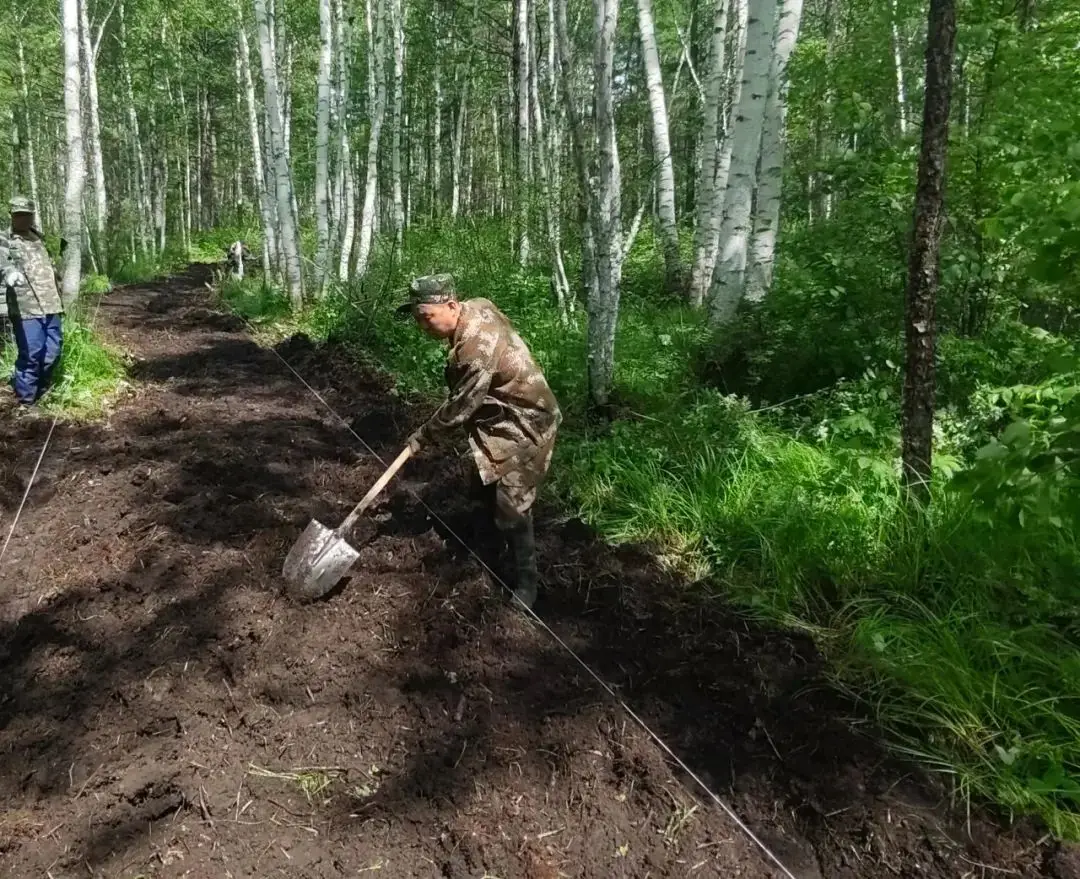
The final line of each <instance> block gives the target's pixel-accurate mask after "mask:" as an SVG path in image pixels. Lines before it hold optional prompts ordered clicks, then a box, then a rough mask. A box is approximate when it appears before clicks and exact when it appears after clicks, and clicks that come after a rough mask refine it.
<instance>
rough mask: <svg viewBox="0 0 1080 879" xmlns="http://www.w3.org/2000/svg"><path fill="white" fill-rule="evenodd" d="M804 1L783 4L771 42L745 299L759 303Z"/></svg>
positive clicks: (772, 240) (767, 275)
mask: <svg viewBox="0 0 1080 879" xmlns="http://www.w3.org/2000/svg"><path fill="white" fill-rule="evenodd" d="M802 7H803V0H783V5H782V6H781V9H780V21H779V23H778V25H777V28H776V39H775V40H774V41H773V57H772V69H771V70H770V72H769V97H768V100H767V102H766V104H765V127H764V130H763V131H762V135H761V159H760V161H759V163H758V189H757V195H756V197H755V205H754V238H753V241H752V242H751V244H750V270H749V272H748V273H747V278H746V298H747V300H749V301H750V302H760V301H761V300H762V299H764V298H765V294H766V293H767V292H768V290H769V287H770V286H771V285H772V276H773V260H774V258H775V255H776V234H777V232H778V230H779V228H780V190H781V184H782V183H783V179H784V135H785V132H784V122H785V114H786V106H785V104H786V101H787V66H788V61H789V60H790V58H791V53H792V51H793V50H794V49H795V41H796V40H797V39H798V36H799V22H800V20H801V18H802Z"/></svg>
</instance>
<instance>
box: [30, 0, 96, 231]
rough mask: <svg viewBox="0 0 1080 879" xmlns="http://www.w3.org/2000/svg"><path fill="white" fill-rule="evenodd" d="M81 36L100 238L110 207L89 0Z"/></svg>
mask: <svg viewBox="0 0 1080 879" xmlns="http://www.w3.org/2000/svg"><path fill="white" fill-rule="evenodd" d="M79 37H80V44H81V47H82V58H83V65H84V69H85V74H86V94H87V104H88V109H89V110H90V139H89V143H88V146H89V152H90V169H91V171H92V173H93V188H94V232H95V233H96V234H97V236H98V237H99V238H100V237H101V236H102V235H103V234H104V232H105V219H106V217H107V216H108V213H107V211H108V206H107V202H106V196H105V168H104V164H103V161H102V155H101V116H100V112H99V108H98V83H97V51H96V49H95V47H93V46H92V45H91V44H90V21H89V17H88V16H87V13H86V0H81V2H80V3H79ZM19 63H20V64H21V63H22V43H21V41H20V43H19Z"/></svg>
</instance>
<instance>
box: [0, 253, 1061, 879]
mask: <svg viewBox="0 0 1080 879" xmlns="http://www.w3.org/2000/svg"><path fill="white" fill-rule="evenodd" d="M208 277H209V276H208V273H207V271H206V270H205V269H202V268H193V269H192V270H191V271H190V272H189V273H188V275H186V276H184V277H179V278H175V279H172V280H169V281H167V282H162V283H160V284H154V285H147V286H141V287H130V288H126V289H121V290H119V291H117V292H115V293H113V294H112V295H110V296H108V297H106V298H105V299H104V300H103V303H102V305H101V308H100V312H99V315H98V323H99V325H100V326H101V328H102V329H103V330H105V331H106V332H107V333H108V334H110V335H111V336H112V337H113V338H114V339H115V340H116V341H117V342H118V343H119V344H121V345H123V346H124V347H125V348H126V349H127V350H128V351H129V352H130V353H131V354H132V355H133V357H134V358H135V362H134V365H133V384H132V388H131V390H130V392H129V393H128V394H127V396H126V397H125V398H123V399H122V400H121V401H120V402H119V404H118V405H117V406H116V408H115V410H114V411H113V412H112V413H111V414H110V415H109V416H108V417H107V418H106V419H104V420H103V421H100V422H97V423H92V424H74V423H73V424H66V423H61V424H60V425H58V426H57V428H56V431H55V433H54V434H53V437H52V441H51V444H50V446H49V449H48V453H47V455H46V457H45V459H44V461H43V465H42V468H41V472H40V474H39V477H38V479H37V481H36V482H35V483H34V485H33V488H32V490H31V492H30V494H29V498H28V502H27V507H26V509H25V510H24V512H23V514H22V516H21V518H20V520H19V521H18V523H17V528H16V530H15V532H14V537H13V539H12V541H11V543H10V546H9V547H8V550H7V554H6V556H5V557H4V558H3V561H2V562H0V797H2V801H3V804H4V805H3V811H2V812H0V874H2V875H4V876H11V877H38V876H41V877H53V879H61V877H87V876H91V877H136V876H170V877H172V876H177V877H178V876H192V877H240V876H258V877H267V876H289V877H339V876H366V875H368V873H372V874H375V873H377V874H379V875H384V876H394V877H398V876H402V877H410V876H435V877H440V876H441V877H454V879H457V877H478V879H479V877H485V876H486V877H502V879H512V877H513V879H518V877H523V879H548V877H551V879H554V877H560V876H574V877H598V879H600V877H604V879H607V877H675V876H679V877H682V876H691V877H709V876H711V877H725V879H726V877H748V879H751V877H752V879H757V877H766V876H768V877H774V876H780V875H781V873H780V872H779V870H777V869H776V868H775V867H774V866H773V865H771V864H770V862H769V861H768V860H767V859H766V858H765V856H764V855H763V854H762V853H761V851H760V850H759V849H758V848H757V847H756V846H755V845H754V844H753V843H752V842H751V841H750V839H749V838H748V837H747V836H746V835H745V834H744V833H743V832H742V831H741V830H740V829H739V828H738V827H737V826H736V825H735V824H734V823H733V822H732V820H731V819H730V818H728V817H727V816H726V815H725V814H724V813H723V812H722V811H721V810H720V809H719V808H718V807H717V806H716V805H715V804H714V803H712V802H711V801H710V800H709V799H708V798H706V797H704V796H702V792H701V790H700V789H699V788H697V787H696V786H695V785H694V784H693V782H692V781H691V780H690V779H689V778H688V777H686V775H685V773H683V772H682V771H681V770H679V769H678V768H677V767H675V765H674V763H673V761H672V760H671V759H670V758H669V757H667V756H666V755H665V753H664V752H663V751H662V750H661V749H660V748H659V747H658V746H657V745H656V744H655V743H654V742H653V741H652V740H651V739H650V738H649V736H648V735H647V734H646V733H645V732H643V731H642V729H641V728H640V727H639V726H638V725H637V724H636V723H635V722H634V721H633V720H632V719H631V718H630V717H629V716H628V714H627V713H626V711H625V710H624V709H623V708H622V707H621V706H620V705H619V704H618V703H617V702H616V701H615V700H613V699H612V698H611V697H610V696H609V695H608V694H606V693H605V692H604V691H603V690H602V689H601V688H600V687H598V686H597V685H596V683H595V682H594V681H593V680H592V679H591V678H590V677H589V675H588V673H587V672H586V671H584V670H583V669H582V667H581V666H580V665H579V664H578V663H577V662H576V660H575V659H574V658H573V657H572V656H571V655H570V654H568V653H567V652H566V650H565V649H564V648H563V647H562V646H560V645H559V644H557V643H556V642H555V641H554V640H553V639H552V637H551V636H550V634H548V633H547V632H545V631H543V629H541V628H540V627H538V626H537V625H536V624H534V623H532V622H530V621H529V620H528V619H527V618H526V617H525V616H524V615H523V614H522V613H521V612H519V611H516V610H514V609H512V608H511V607H509V606H508V605H507V604H506V602H505V601H504V600H503V598H502V597H501V595H502V592H501V589H500V587H498V585H493V583H492V581H491V580H490V578H489V576H488V575H486V574H485V573H484V570H483V568H482V567H481V565H480V564H479V563H478V562H477V560H476V558H475V557H473V556H472V555H471V554H470V553H469V552H468V551H466V550H465V549H463V548H462V546H461V544H460V543H459V542H458V541H457V540H456V539H455V538H454V537H453V536H452V535H451V534H450V533H449V532H448V531H447V530H446V528H444V526H443V524H440V523H439V522H434V521H433V520H431V519H430V518H429V517H428V516H427V514H426V512H425V510H424V508H423V506H422V505H421V504H420V503H419V501H418V500H417V498H416V496H415V495H414V494H413V493H412V492H415V493H416V495H418V496H419V497H421V498H423V499H424V501H425V502H426V503H427V504H428V505H429V506H430V507H431V508H432V509H433V510H435V511H437V512H438V514H439V517H440V518H441V519H443V520H445V522H446V523H447V525H448V527H449V529H450V531H452V532H453V533H454V534H457V535H458V536H459V537H460V538H461V539H462V540H463V541H464V542H465V543H466V544H468V545H469V546H470V547H474V548H477V551H478V552H479V553H480V554H481V555H482V556H484V557H488V556H489V555H490V551H491V547H492V545H493V544H492V542H491V539H490V535H489V534H488V532H487V531H486V530H485V528H484V526H483V524H482V522H480V521H479V520H478V519H477V518H476V516H475V514H474V511H473V510H472V508H471V507H470V505H469V501H468V499H467V494H466V491H465V490H464V486H465V484H466V467H465V465H464V464H462V463H458V462H455V463H454V464H453V466H450V467H441V466H440V465H439V464H438V463H437V462H436V461H435V460H434V459H433V458H432V457H430V456H423V457H421V458H419V459H417V460H415V461H413V462H410V463H409V464H408V465H407V467H406V470H405V471H404V472H403V474H402V476H401V478H399V479H398V480H396V481H395V482H393V483H391V486H390V487H389V489H388V490H387V492H386V494H385V496H384V497H383V499H382V500H381V501H380V502H379V503H378V504H377V505H376V506H375V508H374V509H373V510H371V511H370V512H369V514H368V516H367V517H366V519H365V520H363V521H362V522H361V524H360V525H358V527H357V529H356V534H355V540H356V541H357V545H358V546H360V547H362V555H361V558H360V560H359V561H358V562H357V563H356V565H355V566H354V568H353V572H352V576H351V577H350V579H349V580H348V581H346V583H345V585H344V586H343V587H342V588H340V589H338V590H336V591H335V593H334V594H333V595H331V596H329V597H328V598H326V599H325V600H322V601H318V602H308V603H304V602H300V601H297V600H295V599H292V598H289V597H287V596H286V595H285V594H284V593H283V591H282V584H281V582H280V577H279V571H280V567H281V562H282V560H283V558H284V556H285V553H286V551H287V550H288V547H289V546H290V544H291V543H292V541H293V540H294V539H295V538H296V536H297V535H298V534H299V531H300V530H301V529H302V528H303V526H304V525H305V524H306V523H307V522H308V520H309V519H310V518H311V517H312V516H314V517H317V518H319V519H320V520H321V521H323V522H325V523H331V524H337V522H339V521H340V519H341V518H342V517H343V516H344V515H345V512H346V511H347V510H348V508H349V506H350V505H351V503H353V502H355V501H356V500H357V499H358V498H359V497H360V496H361V495H362V494H363V492H364V491H365V490H366V489H367V487H368V486H370V484H371V483H372V482H373V481H374V479H375V478H376V477H377V475H378V473H379V472H380V468H379V465H378V463H377V462H376V461H374V460H373V459H372V457H371V455H370V454H368V453H367V452H365V451H364V449H363V447H362V446H361V445H360V444H359V443H358V442H357V440H356V439H355V438H354V437H353V436H352V435H351V434H350V433H349V432H348V431H347V430H346V429H345V427H344V426H343V425H342V423H341V422H340V421H338V420H337V419H335V418H334V417H333V416H332V415H330V414H329V413H328V412H327V410H326V409H324V408H323V407H322V406H321V405H320V403H319V402H318V401H317V400H316V399H315V398H314V397H313V395H312V394H311V393H310V392H309V391H308V390H306V389H305V388H304V387H303V386H302V385H301V384H300V383H299V382H298V381H297V380H296V378H295V377H294V375H293V374H292V373H290V372H289V370H288V369H287V368H286V367H285V366H284V365H283V364H282V363H281V361H280V360H278V359H277V357H276V356H275V354H274V353H273V352H272V351H270V350H268V349H266V348H261V347H259V346H258V345H257V344H255V342H253V341H252V339H251V338H250V336H249V335H248V334H247V333H246V331H245V327H244V325H243V324H242V322H240V321H239V320H238V319H236V318H234V317H232V316H227V315H224V314H222V313H220V312H219V311H217V310H215V308H216V306H215V304H214V301H213V299H212V298H211V296H210V295H209V293H208V292H207V291H206V289H205V288H204V286H203V285H204V282H205V281H206V280H208ZM279 351H280V353H281V354H282V355H283V356H284V357H285V358H286V359H287V360H288V361H289V362H290V363H291V364H292V365H293V367H295V368H296V369H297V370H298V371H299V372H300V374H301V375H303V376H304V377H305V379H307V381H309V382H310V383H311V384H312V385H313V386H315V387H316V388H317V389H319V391H320V392H321V393H322V394H323V396H324V397H325V399H326V400H327V401H328V402H329V404H330V405H331V406H333V407H334V408H335V409H337V410H338V411H339V412H340V413H341V414H342V415H343V416H345V417H346V418H347V419H351V424H352V426H353V427H354V428H355V430H356V431H357V432H358V433H359V435H360V436H362V437H364V439H365V440H366V441H367V442H368V443H370V444H372V446H373V447H374V449H375V450H376V451H377V452H378V454H379V455H380V456H382V457H383V458H384V460H387V461H388V460H390V458H391V457H392V456H393V455H394V454H395V453H396V452H397V451H398V447H399V446H398V444H399V443H400V442H401V440H402V438H403V437H404V436H406V435H407V432H408V430H409V429H410V427H411V426H412V425H414V424H415V423H416V422H417V420H418V418H419V417H422V414H417V413H413V412H410V411H409V410H407V409H406V408H404V407H403V406H402V405H401V404H400V403H399V402H398V401H397V400H396V399H395V398H394V397H393V396H392V395H391V394H389V393H388V392H387V390H386V386H385V383H384V382H383V381H381V380H379V379H378V378H376V377H373V376H372V375H368V374H365V373H364V372H362V371H360V370H358V369H357V368H355V367H353V366H351V365H350V364H349V362H348V361H347V360H346V358H345V357H344V356H342V355H341V354H339V353H334V352H333V351H327V350H317V349H316V348H314V347H313V346H312V345H311V344H310V343H309V342H307V341H306V340H304V339H302V338H301V339H291V340H289V341H288V342H287V343H284V344H283V345H281V346H280V347H279ZM48 429H49V421H48V420H44V419H34V420H24V421H18V422H16V421H14V420H13V419H12V418H11V417H10V416H9V415H2V416H0V448H2V449H3V455H2V464H0V467H2V471H0V514H2V518H0V539H3V538H5V537H6V536H7V534H8V531H9V529H10V527H11V522H12V519H13V517H14V511H15V509H16V508H17V506H18V503H19V500H20V498H21V496H22V492H23V490H24V488H25V485H26V480H27V479H28V477H29V475H30V473H31V471H32V469H33V466H34V462H35V460H36V459H37V455H38V452H39V450H40V448H41V444H42V442H43V440H44V437H45V435H46V433H47V432H48ZM537 531H538V540H539V542H540V550H541V573H542V575H543V576H544V578H545V581H546V583H547V584H548V592H547V593H546V594H545V595H544V596H543V597H542V598H541V601H540V602H538V604H537V607H536V610H537V613H538V614H539V616H540V617H541V618H542V619H543V620H544V621H545V622H546V623H547V624H548V625H549V626H551V628H552V629H553V630H554V631H555V632H556V633H557V634H558V635H559V637H560V638H561V639H563V640H564V641H565V642H566V644H568V645H569V646H570V647H572V649H573V650H574V651H576V652H577V653H578V654H579V655H580V656H581V657H582V659H583V660H584V661H585V662H586V663H587V664H588V665H589V666H591V667H592V668H593V669H595V670H596V671H597V673H598V674H599V675H600V676H601V677H602V678H603V679H604V680H605V681H607V682H609V683H610V684H611V686H612V687H613V688H615V690H616V691H617V692H618V694H619V696H620V698H621V699H623V700H625V702H626V703H627V704H628V705H629V706H630V707H631V708H632V709H633V710H634V711H635V712H636V713H637V714H638V715H639V716H640V717H641V718H642V719H644V721H645V722H646V723H647V724H649V726H650V727H651V728H652V729H653V730H655V731H656V732H657V733H658V734H659V735H660V736H661V737H662V738H663V739H664V740H665V741H666V742H667V743H668V744H669V745H670V747H671V748H672V749H673V750H674V751H675V752H676V753H678V754H679V755H680V756H681V757H682V758H683V759H684V760H685V761H686V762H687V763H688V765H690V767H691V768H692V769H693V770H694V771H695V772H696V773H697V774H698V775H699V776H700V777H701V778H702V779H704V780H705V781H706V783H708V784H709V785H710V786H712V788H713V789H714V790H715V791H716V792H717V793H718V794H719V795H720V796H721V797H722V798H723V799H724V800H725V801H726V802H728V803H730V805H731V806H732V807H733V808H734V810H735V811H736V812H737V814H739V815H740V816H741V817H742V818H743V819H744V820H745V821H746V822H747V823H748V824H749V825H750V826H751V827H752V828H753V830H754V831H755V832H756V833H757V834H758V835H759V836H760V837H761V838H762V839H763V840H764V841H765V842H766V844H767V845H768V846H769V847H770V848H772V849H773V850H774V851H775V852H776V854H777V855H778V856H779V857H780V858H781V860H783V862H784V863H785V864H786V865H787V866H788V869H790V870H791V872H792V874H793V875H795V876H797V877H799V879H804V877H829V879H832V877H836V879H849V877H850V879H854V877H865V879H879V877H888V876H920V877H935V879H936V877H941V879H946V877H948V879H955V877H964V876H969V877H991V876H1021V877H1035V876H1051V877H1058V879H1065V877H1075V876H1078V875H1080V874H1078V872H1077V868H1076V865H1077V862H1076V859H1075V854H1074V853H1073V852H1072V851H1069V850H1064V849H1060V848H1059V847H1058V846H1056V845H1055V844H1054V843H1052V842H1049V841H1048V840H1047V839H1045V838H1043V837H1042V836H1041V835H1040V833H1039V832H1037V831H1035V830H1034V829H1032V828H1031V827H1029V826H1026V825H1023V826H1014V827H1011V828H1006V827H1004V826H1002V825H1000V824H997V823H995V822H994V821H993V820H992V819H991V818H989V817H986V816H982V815H976V816H973V817H972V818H971V820H970V822H967V821H966V820H962V819H961V818H959V817H957V816H955V815H953V814H951V813H949V812H948V811H947V808H946V803H945V798H944V797H943V795H942V793H941V791H940V790H939V788H938V787H937V786H935V785H934V784H933V783H932V782H931V781H930V780H928V779H926V778H923V777H921V776H920V775H919V774H918V773H917V772H916V771H914V770H913V769H911V768H910V767H906V766H901V765H898V764H897V763H895V762H893V761H891V760H889V759H887V758H886V757H885V756H884V755H883V753H882V752H881V750H880V748H879V747H878V746H877V745H875V743H874V742H873V741H872V740H870V739H868V738H864V737H860V736H856V735H855V733H853V732H852V731H851V730H850V729H849V727H848V726H846V725H845V723H844V722H843V721H842V719H841V718H842V717H843V716H846V714H847V708H846V706H844V705H842V704H841V703H839V701H838V700H837V698H836V697H835V696H833V695H831V694H830V693H829V692H828V690H827V689H826V688H825V687H824V685H823V684H822V683H821V680H820V677H819V674H820V661H819V659H818V657H817V656H816V654H815V652H814V649H813V646H812V645H811V643H810V642H809V641H808V640H807V639H806V638H804V637H801V636H795V635H790V634H785V633H782V632H775V631H766V630H762V629H759V628H755V627H753V626H751V625H749V624H747V623H746V622H744V621H742V620H740V619H739V618H738V617H737V616H736V615H734V614H733V613H732V612H731V611H730V610H729V609H727V608H726V607H724V606H723V605H722V604H721V603H720V602H718V601H716V600H703V599H700V598H695V599H693V600H691V599H690V597H689V596H688V595H687V589H686V587H685V586H682V585H680V584H679V583H678V582H677V581H675V580H674V579H673V578H672V577H671V576H670V575H668V574H666V573H664V572H662V571H661V570H660V569H659V568H658V567H657V566H656V565H655V564H654V563H653V562H652V561H650V559H649V558H648V557H647V556H646V555H645V554H644V553H643V552H639V551H634V550H625V549H624V550H615V549H611V548H608V547H606V546H604V545H603V544H602V543H601V542H599V541H598V540H597V539H596V538H595V537H593V536H591V535H590V534H589V532H588V529H586V528H585V527H584V526H582V525H581V524H580V523H578V522H574V521H561V520H559V519H558V518H557V517H556V515H555V514H554V512H553V511H552V510H550V509H548V508H544V509H542V510H540V512H539V520H538V528H537ZM492 563H493V564H494V562H492Z"/></svg>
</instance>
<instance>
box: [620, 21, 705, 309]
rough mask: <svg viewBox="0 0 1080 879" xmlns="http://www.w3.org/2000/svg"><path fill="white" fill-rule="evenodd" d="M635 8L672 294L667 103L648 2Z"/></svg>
mask: <svg viewBox="0 0 1080 879" xmlns="http://www.w3.org/2000/svg"><path fill="white" fill-rule="evenodd" d="M717 5H719V6H723V5H725V4H724V0H717ZM637 7H638V30H639V31H640V34H641V54H642V60H643V61H644V62H645V81H646V84H647V86H648V89H649V109H650V110H651V111H652V132H653V159H654V161H655V163H656V189H657V201H658V206H657V207H658V210H657V215H658V217H659V220H660V234H661V237H662V239H663V243H664V269H665V272H664V274H665V283H666V286H667V289H668V290H672V291H674V290H678V289H679V288H680V287H681V286H682V265H681V260H680V258H679V230H678V227H677V226H676V223H675V167H674V163H673V162H672V159H671V139H670V137H669V136H668V115H667V101H666V100H665V99H664V81H663V77H662V76H661V73H660V53H659V51H658V50H657V48H656V29H655V25H654V24H653V11H652V0H637Z"/></svg>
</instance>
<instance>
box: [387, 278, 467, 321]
mask: <svg viewBox="0 0 1080 879" xmlns="http://www.w3.org/2000/svg"><path fill="white" fill-rule="evenodd" d="M456 301H457V290H456V289H455V288H454V276H453V275H449V274H441V275H424V276H423V277H421V278H414V279H413V281H412V283H411V284H409V300H408V302H405V303H403V304H402V305H399V306H398V307H397V311H398V312H399V313H404V312H407V311H409V310H411V309H412V307H413V306H414V305H441V304H443V303H445V302H456Z"/></svg>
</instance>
